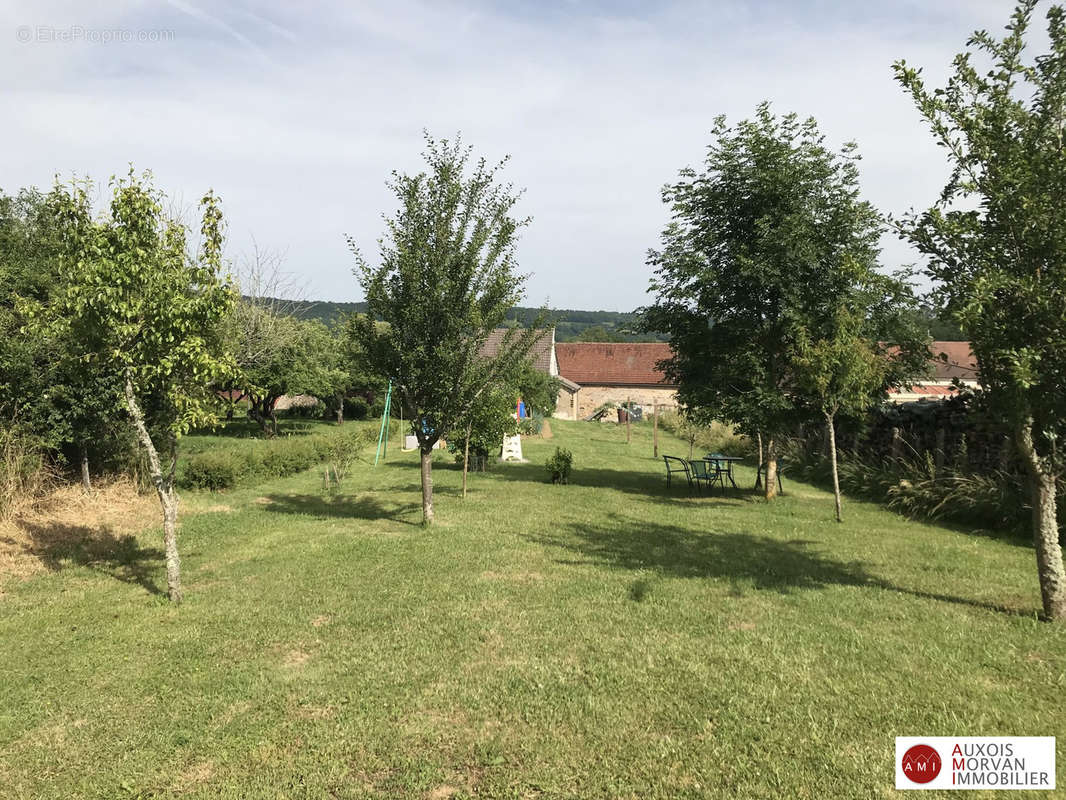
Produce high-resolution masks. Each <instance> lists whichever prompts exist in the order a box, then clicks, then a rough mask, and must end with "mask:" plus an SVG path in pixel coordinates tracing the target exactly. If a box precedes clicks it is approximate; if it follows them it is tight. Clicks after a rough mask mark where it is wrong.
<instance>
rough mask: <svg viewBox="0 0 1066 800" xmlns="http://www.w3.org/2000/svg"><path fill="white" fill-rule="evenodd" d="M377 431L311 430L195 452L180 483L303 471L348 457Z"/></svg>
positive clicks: (228, 485)
mask: <svg viewBox="0 0 1066 800" xmlns="http://www.w3.org/2000/svg"><path fill="white" fill-rule="evenodd" d="M373 438H374V431H372V430H370V429H368V428H361V429H352V430H349V431H345V432H344V433H342V434H339V435H338V434H309V435H307V436H293V437H289V438H284V439H268V440H262V439H253V440H245V441H242V442H240V444H237V445H233V446H227V447H224V448H219V449H217V450H208V451H206V452H203V453H195V454H193V455H190V456H188V457H187V458H185V459H183V460H182V462H181V469H180V471H179V474H178V485H179V486H181V487H183V488H186V489H209V490H211V491H219V490H221V489H232V488H234V487H236V486H241V485H248V484H252V483H256V482H258V481H262V480H266V479H269V478H283V477H286V476H287V475H294V474H296V473H297V472H302V471H303V470H305V469H308V468H310V467H312V466H314V465H315V464H318V463H320V462H322V461H331V460H334V459H339V458H347V457H350V456H351V455H352V454H354V453H357V452H359V451H360V450H362V449H363V448H365V447H366V446H367V445H369V444H370V443H371V442H372V441H373Z"/></svg>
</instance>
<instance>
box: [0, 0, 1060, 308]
mask: <svg viewBox="0 0 1066 800" xmlns="http://www.w3.org/2000/svg"><path fill="white" fill-rule="evenodd" d="M1011 7H1012V6H1011V3H1010V2H1007V0H936V2H929V1H928V0H896V1H895V2H892V1H891V0H887V1H885V2H867V0H840V2H832V1H830V0H797V1H796V2H787V0H764V1H762V2H758V1H756V2H742V0H719V2H663V3H654V2H650V1H649V2H639V1H638V0H617V2H608V0H592V1H590V2H580V0H571V1H569V2H567V1H566V0H544V2H534V1H533V0H511V1H510V2H507V1H504V2H496V3H491V2H480V1H478V0H470V2H452V1H451V0H433V1H429V0H427V1H426V2H422V1H421V0H358V1H356V2H343V3H342V2H336V3H325V2H317V3H316V2H289V1H287V0H264V1H263V2H248V1H247V0H234V1H231V2H226V1H225V0H217V2H210V0H138V1H134V0H69V1H68V2H55V1H54V0H33V1H32V2H31V1H30V0H14V1H13V2H12V0H6V2H5V3H3V4H2V8H0V108H2V109H3V119H4V126H3V130H2V132H0V190H3V191H5V192H9V193H10V192H14V191H16V190H17V189H18V188H19V187H21V186H31V185H35V186H39V187H45V188H47V187H49V186H50V185H51V184H52V182H53V180H54V179H55V176H56V175H59V176H60V177H62V178H69V177H70V176H71V175H73V174H77V175H88V176H91V177H93V178H95V179H98V180H102V181H104V182H105V183H106V180H107V178H108V177H109V176H111V175H114V174H122V173H124V172H126V171H127V170H128V168H129V165H130V164H132V165H133V166H134V167H135V168H136V169H137V170H138V171H139V170H142V169H151V170H152V172H153V174H154V175H155V179H156V184H157V185H158V186H159V187H160V188H162V189H163V190H165V191H166V192H167V193H168V195H169V196H170V197H171V198H173V199H174V202H175V204H176V207H181V208H185V209H191V208H192V207H193V205H194V204H195V202H196V200H197V199H198V198H199V197H201V196H202V195H203V193H204V192H205V191H206V190H207V189H208V188H211V189H213V190H214V191H215V192H216V193H217V194H219V195H220V196H221V198H222V201H223V210H224V213H225V215H226V217H227V220H228V234H229V238H228V245H227V254H228V256H229V257H230V258H231V259H233V261H234V262H235V263H237V262H239V261H240V260H241V258H242V257H245V256H246V255H247V254H248V253H250V252H251V249H252V244H253V242H255V243H256V244H257V245H258V247H259V248H261V249H264V250H267V251H272V252H275V253H283V254H284V257H285V261H284V264H285V269H286V270H287V271H288V272H289V273H291V275H292V276H293V281H294V282H295V283H296V284H297V285H298V286H300V287H302V290H301V293H302V294H303V295H304V296H306V297H307V298H311V299H319V300H335V301H351V300H359V299H361V292H360V289H359V286H358V284H357V282H356V280H355V278H354V277H353V275H352V271H351V270H352V267H353V266H354V263H355V262H354V258H353V256H352V254H351V253H350V251H349V250H348V246H347V244H346V241H345V236H346V235H351V236H352V237H354V239H355V240H356V241H357V242H358V243H359V245H360V247H361V249H362V250H363V252H364V253H365V254H366V255H367V256H368V257H370V258H371V260H373V259H375V258H376V256H377V247H378V245H377V240H378V238H379V237H380V235H381V233H382V230H383V227H384V225H383V222H382V216H383V214H386V213H390V212H391V211H393V210H394V209H395V207H396V201H395V198H394V197H393V196H392V195H391V194H390V192H389V190H388V189H387V188H386V185H385V182H386V181H387V180H388V178H389V175H390V173H391V172H392V171H393V170H399V171H402V172H416V171H418V170H419V169H420V167H421V152H422V145H423V139H422V136H423V130H424V129H425V130H428V131H429V132H430V133H432V134H433V135H434V136H436V137H439V138H446V137H448V138H450V137H454V136H455V135H456V134H457V133H461V135H462V137H463V139H464V141H465V142H467V143H468V144H470V145H472V146H473V148H474V151H475V153H476V154H478V155H483V156H485V157H486V158H487V159H489V160H496V159H498V158H500V157H502V156H504V155H510V156H511V161H510V163H509V165H508V167H507V169H506V171H505V175H506V177H507V178H508V179H509V180H511V181H513V183H514V184H515V185H516V186H518V187H522V188H524V194H523V197H522V199H521V202H520V204H519V207H518V210H519V211H520V212H521V213H522V214H524V215H529V216H531V217H532V222H531V224H530V225H529V226H528V227H527V228H526V229H524V230H523V232H522V235H521V240H520V242H519V244H518V262H519V266H520V269H521V270H522V271H523V272H525V273H528V274H529V278H528V282H527V285H526V288H527V294H526V301H525V304H526V305H540V304H542V303H547V304H549V305H550V306H551V307H553V308H580V309H605V310H615V311H629V310H632V309H633V308H635V307H637V306H640V305H643V304H645V303H646V302H648V300H649V297H648V295H647V294H646V292H647V286H648V281H649V279H650V277H651V273H650V268H649V267H648V266H647V265H646V257H647V251H648V249H649V248H653V247H655V246H656V245H657V244H658V242H659V236H660V233H661V231H662V228H663V226H664V224H665V223H666V221H667V219H668V216H669V213H668V209H667V208H666V207H665V206H664V205H663V203H662V199H661V188H662V186H663V185H664V184H665V183H667V182H670V181H671V180H673V179H674V178H675V177H676V175H677V172H678V170H679V169H681V168H682V167H685V166H698V165H699V163H700V161H701V160H702V158H703V155H704V151H705V148H706V147H707V145H708V143H709V141H710V130H711V127H712V125H713V122H714V119H715V117H716V116H718V115H720V114H725V115H726V116H727V118H729V119H730V120H732V121H738V120H741V119H744V118H746V117H750V116H751V115H752V114H753V113H754V110H755V108H756V106H757V105H758V103H759V102H760V101H762V100H769V101H770V102H771V103H772V104H773V107H774V110H775V111H777V112H779V113H786V112H791V111H794V112H796V113H798V114H800V115H801V116H803V117H806V116H813V117H815V118H816V119H817V120H818V122H819V125H820V127H821V130H822V132H823V133H824V134H825V135H826V137H827V141H828V142H829V143H830V144H831V145H832V146H834V147H838V146H839V145H841V144H843V143H844V142H846V141H851V140H853V141H855V142H857V143H858V146H859V151H860V153H861V154H862V157H863V160H862V162H861V176H862V190H863V193H864V195H865V197H866V199H868V200H870V201H871V202H872V203H873V204H874V205H875V206H877V207H878V208H879V209H881V210H882V211H885V212H890V213H894V214H900V213H903V212H906V211H907V210H908V209H910V208H912V207H924V206H927V205H929V204H930V203H931V202H932V201H934V200H935V198H936V195H937V193H938V192H939V190H940V189H941V188H942V186H943V183H944V179H945V177H946V175H947V166H946V163H945V160H944V155H943V152H942V151H941V150H940V149H939V148H937V147H936V146H935V145H934V143H933V141H932V139H931V137H930V135H929V133H928V131H927V129H926V128H925V127H924V125H923V123H922V121H921V120H920V119H919V117H918V115H917V112H916V111H915V109H914V107H913V105H912V103H911V101H910V100H909V99H908V98H907V97H906V96H905V95H904V94H903V92H902V90H901V89H900V87H899V86H898V85H897V84H896V83H895V82H894V80H893V77H892V69H891V65H892V63H893V62H894V61H896V60H897V59H901V58H903V59H906V60H907V62H908V63H910V64H912V65H916V66H922V67H923V68H924V73H925V74H926V76H927V78H928V79H929V80H930V81H932V82H934V83H936V82H937V81H942V80H943V78H944V77H945V76H946V74H947V69H948V66H949V65H950V62H951V59H952V57H953V56H954V54H955V53H957V52H959V51H960V50H961V49H963V46H964V44H965V41H966V39H967V37H968V36H969V34H970V33H972V32H973V31H974V30H976V29H979V28H986V29H988V30H992V31H997V32H998V31H999V30H1000V29H1001V28H1002V27H1003V25H1004V24H1006V22H1007V19H1008V17H1009V14H1010V11H1011ZM1037 27H1039V26H1037ZM882 246H883V253H882V262H883V265H884V267H885V268H886V269H895V268H897V267H900V266H903V265H906V264H911V263H916V264H919V265H920V257H919V256H918V255H917V254H916V253H914V252H913V251H912V250H910V249H909V247H908V246H907V245H906V244H904V243H902V242H899V241H898V240H897V239H895V237H892V236H886V237H885V238H884V240H883V242H882Z"/></svg>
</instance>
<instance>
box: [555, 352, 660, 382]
mask: <svg viewBox="0 0 1066 800" xmlns="http://www.w3.org/2000/svg"><path fill="white" fill-rule="evenodd" d="M670 356H671V352H670V345H669V344H667V343H666V342H557V343H556V345H555V357H556V358H557V359H558V360H559V374H560V375H562V376H563V377H564V378H569V379H570V380H572V381H575V382H577V383H580V384H581V385H582V386H672V385H673V384H668V383H665V380H666V378H665V376H664V375H663V373H662V371H661V370H659V369H658V368H657V367H656V366H655V364H656V362H658V361H663V360H665V359H667V358H670Z"/></svg>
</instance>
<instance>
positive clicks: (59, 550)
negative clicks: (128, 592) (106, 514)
mask: <svg viewBox="0 0 1066 800" xmlns="http://www.w3.org/2000/svg"><path fill="white" fill-rule="evenodd" d="M18 527H19V529H20V530H22V531H23V532H24V534H25V536H26V539H25V540H22V541H16V540H13V539H7V540H5V541H6V543H7V544H13V545H16V546H18V547H20V548H21V549H22V551H23V552H24V553H26V554H27V555H30V556H33V557H35V558H36V559H38V560H39V561H40V562H41V563H42V564H43V565H44V566H45V567H47V568H48V569H49V570H51V571H52V572H58V571H59V570H61V569H63V568H64V566H67V565H68V564H77V565H79V566H86V567H91V568H92V569H94V570H96V571H98V572H102V573H104V574H106V575H110V576H111V577H113V578H115V579H116V580H120V581H122V582H123V583H130V584H134V585H137V586H140V587H141V588H143V589H144V590H145V591H147V592H148V593H150V594H158V595H162V594H164V591H163V590H162V589H161V588H160V587H159V586H158V585H157V584H156V581H155V576H156V574H157V573H158V570H159V566H160V564H162V562H163V551H162V550H160V549H159V548H158V547H144V546H142V545H141V544H140V543H139V542H138V541H137V538H136V537H135V536H131V535H128V534H127V535H123V536H118V535H116V534H115V533H114V532H113V531H112V530H111V528H110V527H108V526H101V527H90V526H88V525H69V524H64V523H54V522H53V523H48V524H47V525H42V524H36V523H32V522H27V521H25V520H22V521H20V522H19V524H18Z"/></svg>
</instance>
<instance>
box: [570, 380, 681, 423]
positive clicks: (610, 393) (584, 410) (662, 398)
mask: <svg viewBox="0 0 1066 800" xmlns="http://www.w3.org/2000/svg"><path fill="white" fill-rule="evenodd" d="M561 399H562V396H561V395H560V400H561ZM626 400H632V401H633V402H634V403H636V404H637V405H639V406H644V414H645V417H646V418H647V417H649V416H650V415H651V412H652V406H653V405H654V404H655V403H658V404H659V406H660V410H662V408H661V407H662V406H676V405H677V390H676V389H667V388H654V387H641V386H582V387H581V389H580V390H579V391H578V393H577V418H578V419H584V418H585V417H587V416H588V415H589V414H591V413H592V412H593V411H595V410H596V409H597V408H599V407H600V406H602V405H603V404H604V403H614V404H615V405H621V404H622V403H624V402H626ZM612 418H615V417H612Z"/></svg>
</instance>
